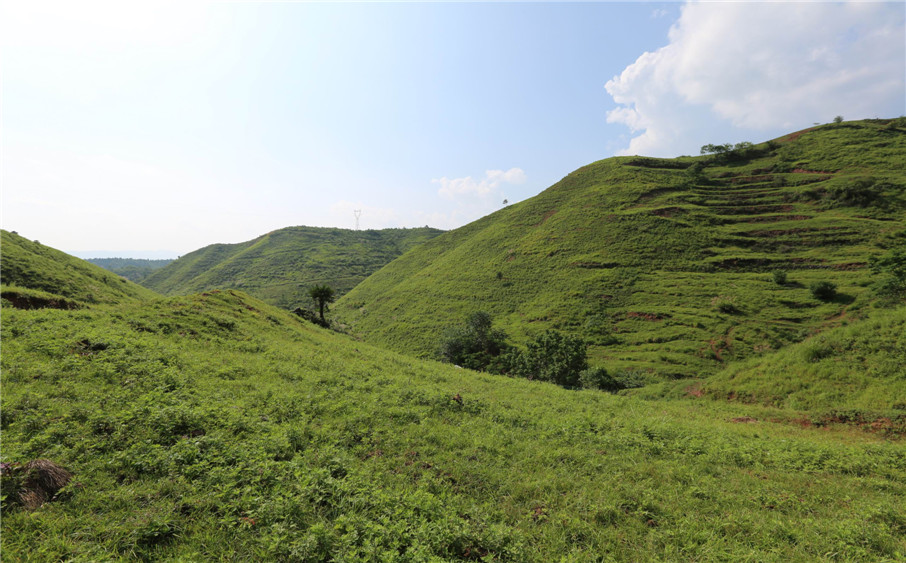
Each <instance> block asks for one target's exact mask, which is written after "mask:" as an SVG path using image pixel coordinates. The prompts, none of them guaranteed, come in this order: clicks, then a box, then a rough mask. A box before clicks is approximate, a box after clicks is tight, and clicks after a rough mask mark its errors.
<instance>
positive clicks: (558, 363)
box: [511, 330, 588, 387]
mask: <svg viewBox="0 0 906 563" xmlns="http://www.w3.org/2000/svg"><path fill="white" fill-rule="evenodd" d="M513 364H514V365H512V366H511V370H512V372H513V373H514V374H515V375H519V376H522V377H526V378H528V379H538V380H540V381H550V382H551V383H556V384H558V385H562V386H564V387H578V386H579V375H580V374H581V373H582V372H583V371H585V370H586V369H588V356H587V351H586V345H585V341H583V340H582V339H580V338H574V337H572V336H569V335H565V334H561V333H559V332H557V331H555V330H548V331H546V332H545V333H544V334H542V335H541V336H539V337H538V338H537V339H535V341H534V342H530V343H529V345H528V347H527V348H526V350H525V351H524V352H522V353H521V354H518V355H514V356H513Z"/></svg>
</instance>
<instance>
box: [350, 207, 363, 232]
mask: <svg viewBox="0 0 906 563" xmlns="http://www.w3.org/2000/svg"><path fill="white" fill-rule="evenodd" d="M352 214H353V215H355V230H357V231H358V230H359V217H361V216H362V210H361V209H356V210H354V211H353V212H352Z"/></svg>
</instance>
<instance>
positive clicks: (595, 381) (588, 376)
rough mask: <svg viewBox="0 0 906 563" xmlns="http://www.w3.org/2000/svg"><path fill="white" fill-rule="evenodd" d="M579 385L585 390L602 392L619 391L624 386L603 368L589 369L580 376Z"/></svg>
mask: <svg viewBox="0 0 906 563" xmlns="http://www.w3.org/2000/svg"><path fill="white" fill-rule="evenodd" d="M579 384H580V385H581V386H582V388H583V389H600V390H601V391H610V392H614V391H619V390H620V389H623V386H622V385H621V384H620V382H618V381H617V380H615V379H614V378H613V377H612V376H611V375H610V374H609V373H607V370H606V369H604V368H602V367H596V368H588V369H587V370H584V371H583V372H582V373H580V374H579Z"/></svg>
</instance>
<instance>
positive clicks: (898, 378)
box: [701, 307, 906, 424]
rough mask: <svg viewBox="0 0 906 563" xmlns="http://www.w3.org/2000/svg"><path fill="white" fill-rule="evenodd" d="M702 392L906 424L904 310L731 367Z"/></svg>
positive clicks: (875, 314)
mask: <svg viewBox="0 0 906 563" xmlns="http://www.w3.org/2000/svg"><path fill="white" fill-rule="evenodd" d="M701 390H702V391H703V392H704V393H707V394H709V395H714V396H716V397H720V398H724V397H725V398H730V399H733V400H738V401H743V402H749V403H759V404H767V405H774V406H778V407H783V408H789V409H796V410H823V411H838V412H840V413H847V412H849V413H856V412H858V413H863V412H864V413H874V414H876V415H879V414H887V413H894V414H896V413H898V414H899V416H900V417H902V418H903V419H904V420H903V421H901V423H903V424H906V307H900V308H899V309H896V310H892V311H877V312H873V313H872V314H871V316H870V317H869V318H867V319H865V320H861V321H856V322H853V323H851V324H848V325H846V326H841V327H837V328H834V329H832V330H828V331H826V332H823V333H821V334H818V335H815V336H812V337H810V338H808V339H806V340H805V341H803V342H801V343H799V344H794V345H791V346H788V347H786V348H784V349H783V350H781V351H779V352H774V353H772V354H768V355H765V356H762V357H760V358H753V359H751V360H749V361H747V362H744V363H740V364H737V365H733V366H731V367H728V368H727V369H726V370H723V371H721V372H719V373H718V374H716V375H715V376H713V377H711V378H709V379H708V381H707V382H705V383H704V384H703V387H702V389H701Z"/></svg>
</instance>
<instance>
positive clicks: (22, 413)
mask: <svg viewBox="0 0 906 563" xmlns="http://www.w3.org/2000/svg"><path fill="white" fill-rule="evenodd" d="M901 332H902V331H901ZM2 340H3V355H2V378H3V381H2V384H3V394H2V397H0V401H2V410H0V413H2V417H0V423H2V431H3V440H4V442H3V461H4V462H10V463H12V462H19V463H22V464H24V463H25V462H27V461H29V460H33V459H36V458H45V459H50V460H52V461H53V462H55V463H57V464H59V465H60V466H61V467H62V468H64V469H65V470H66V471H68V472H70V473H71V474H72V480H71V481H70V482H69V484H68V485H66V486H65V487H63V489H62V490H60V491H59V492H58V494H57V495H56V500H53V501H51V502H48V503H47V504H44V505H43V506H42V507H40V508H38V509H36V510H33V511H29V510H28V509H27V508H26V507H25V506H20V505H19V504H18V503H16V502H11V499H10V498H9V496H8V495H9V493H8V491H9V489H8V488H4V494H5V495H7V496H6V498H4V501H3V518H2V524H0V525H2V533H0V541H2V550H3V554H4V559H7V558H8V559H10V560H29V561H56V560H113V559H144V560H187V561H198V560H223V559H239V560H304V561H331V560H347V561H350V560H355V561H379V560H380V561H405V560H410V561H423V560H431V559H433V560H469V559H477V558H479V557H484V558H485V559H495V560H500V561H517V562H531V561H539V562H542V561H544V562H546V561H552V560H560V559H565V560H568V561H596V560H600V558H601V557H602V556H604V557H606V558H608V559H610V560H614V561H639V560H645V561H675V560H688V559H695V560H699V561H708V560H715V561H716V560H721V561H725V560H758V561H784V562H785V561H796V560H834V559H839V560H846V561H878V560H897V559H901V558H902V557H903V556H904V554H906V540H904V537H906V536H904V522H906V510H904V506H903V503H902V499H903V497H904V495H906V485H904V483H906V461H904V456H903V447H902V444H900V443H898V442H889V441H886V440H884V439H882V438H880V437H876V436H874V435H870V434H854V433H852V432H851V431H849V430H846V429H842V428H838V427H836V426H834V425H831V426H832V429H831V431H829V432H828V431H818V430H815V429H812V428H801V427H800V426H798V425H791V424H786V423H772V422H767V420H770V419H771V418H773V417H774V416H775V414H772V413H773V412H774V411H771V410H769V409H765V408H764V407H759V406H754V405H744V404H731V405H725V404H723V403H719V402H714V401H706V400H697V401H684V402H647V401H643V400H640V399H636V398H631V397H620V396H614V395H610V394H606V393H600V392H592V391H570V390H565V389H562V388H560V387H557V386H555V385H550V384H548V383H542V382H537V381H527V380H524V379H512V378H507V377H504V376H493V375H486V374H478V373H475V372H472V371H469V370H460V369H455V368H453V367H452V366H445V365H443V364H439V363H435V362H425V361H419V360H414V359H410V358H406V357H403V356H399V355H397V354H395V353H392V352H388V351H384V350H381V349H378V348H374V347H371V346H370V345H367V344H364V343H361V342H355V341H352V340H350V339H349V338H348V337H346V336H344V335H338V334H335V333H331V332H329V331H325V330H323V329H320V328H317V327H314V326H312V325H310V324H308V323H304V322H301V321H300V320H298V319H297V318H296V317H295V316H293V315H291V314H288V313H285V312H283V311H280V310H278V309H275V308H272V307H270V306H269V305H267V304H265V303H263V302H261V301H259V300H257V299H254V298H252V297H249V296H247V295H244V294H242V293H238V292H232V291H227V292H216V291H215V292H209V293H207V294H202V295H194V296H189V297H177V298H171V299H169V300H166V301H155V302H150V303H147V304H127V305H122V306H119V307H115V308H110V309H107V308H96V309H83V310H77V311H64V310H53V309H43V310H28V311H26V310H15V309H6V308H4V310H3V323H2ZM900 349H901V350H902V349H903V348H902V347H901V348H900ZM756 419H757V420H758V421H756ZM734 420H736V421H737V422H734ZM741 422H746V423H741ZM831 554H832V555H831Z"/></svg>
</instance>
